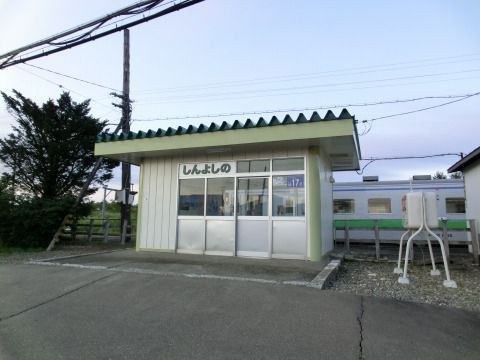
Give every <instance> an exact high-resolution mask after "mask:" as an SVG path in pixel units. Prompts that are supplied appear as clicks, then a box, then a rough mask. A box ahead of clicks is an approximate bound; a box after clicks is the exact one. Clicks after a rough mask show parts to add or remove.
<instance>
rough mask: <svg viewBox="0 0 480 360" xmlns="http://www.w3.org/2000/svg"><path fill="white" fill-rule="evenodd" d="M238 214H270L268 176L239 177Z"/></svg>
mask: <svg viewBox="0 0 480 360" xmlns="http://www.w3.org/2000/svg"><path fill="white" fill-rule="evenodd" d="M237 204H238V206H237V214H238V216H268V178H250V179H238V188H237Z"/></svg>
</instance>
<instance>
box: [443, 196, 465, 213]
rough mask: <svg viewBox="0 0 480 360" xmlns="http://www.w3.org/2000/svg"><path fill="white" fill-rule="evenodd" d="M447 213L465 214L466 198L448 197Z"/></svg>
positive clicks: (446, 201) (446, 200)
mask: <svg viewBox="0 0 480 360" xmlns="http://www.w3.org/2000/svg"><path fill="white" fill-rule="evenodd" d="M445 203H446V207H447V214H465V199H463V198H446V199H445Z"/></svg>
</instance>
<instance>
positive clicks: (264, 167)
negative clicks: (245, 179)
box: [237, 160, 270, 173]
mask: <svg viewBox="0 0 480 360" xmlns="http://www.w3.org/2000/svg"><path fill="white" fill-rule="evenodd" d="M269 171H270V160H242V161H237V172H239V173H245V172H269Z"/></svg>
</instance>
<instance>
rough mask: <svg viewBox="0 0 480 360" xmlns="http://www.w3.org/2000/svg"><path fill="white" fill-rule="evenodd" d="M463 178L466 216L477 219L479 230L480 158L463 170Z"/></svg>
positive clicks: (479, 228)
mask: <svg viewBox="0 0 480 360" xmlns="http://www.w3.org/2000/svg"><path fill="white" fill-rule="evenodd" d="M463 176H464V178H465V194H466V216H467V219H475V220H476V221H477V229H478V230H479V232H480V160H477V161H476V162H475V163H473V164H472V165H470V166H468V167H467V168H466V169H465V170H464V171H463Z"/></svg>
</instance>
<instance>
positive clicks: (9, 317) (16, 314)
mask: <svg viewBox="0 0 480 360" xmlns="http://www.w3.org/2000/svg"><path fill="white" fill-rule="evenodd" d="M114 275H116V273H113V274H109V275H107V276H103V277H101V278H99V279H95V280H92V281H90V282H88V283H86V284H83V285H80V286H78V287H76V288H74V289H72V290H69V291H66V292H64V293H62V294H60V295H57V296H55V297H53V298H51V299H48V300H45V301H42V302H40V303H38V304H35V305H33V306H30V307H28V308H26V309H23V310H20V311H18V312H16V313H13V314H10V315H7V316H5V317H2V318H0V322H2V321H5V320H9V319H11V318H14V317H16V316H19V315H22V314H24V313H26V312H28V311H30V310H35V309H37V308H39V307H40V306H43V305H46V304H49V303H51V302H53V301H55V300H58V299H61V298H63V297H65V296H67V295H70V294H72V293H74V292H76V291H79V290H81V289H83V288H86V287H87V286H90V285H93V284H95V283H97V282H99V281H102V280H104V279H107V278H109V277H112V276H114Z"/></svg>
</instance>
